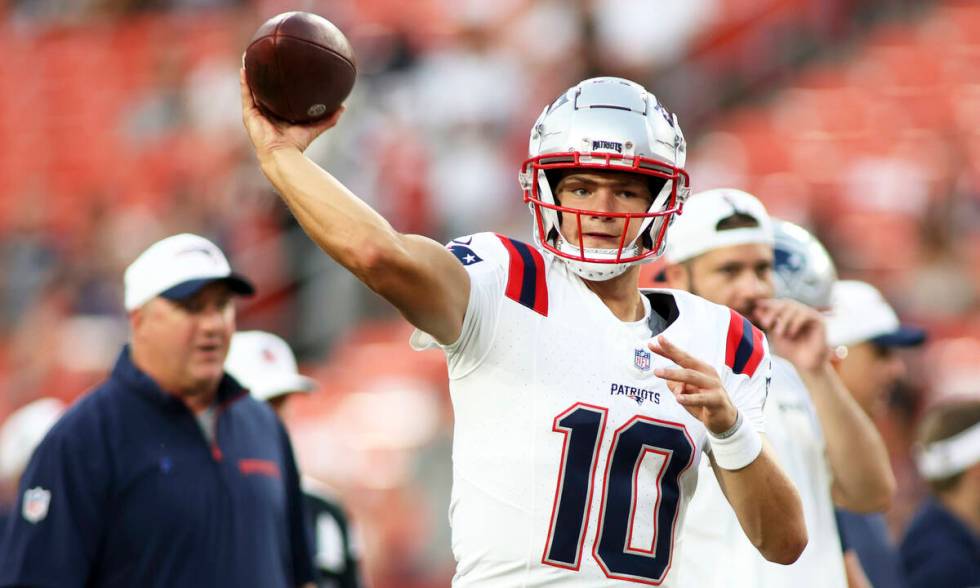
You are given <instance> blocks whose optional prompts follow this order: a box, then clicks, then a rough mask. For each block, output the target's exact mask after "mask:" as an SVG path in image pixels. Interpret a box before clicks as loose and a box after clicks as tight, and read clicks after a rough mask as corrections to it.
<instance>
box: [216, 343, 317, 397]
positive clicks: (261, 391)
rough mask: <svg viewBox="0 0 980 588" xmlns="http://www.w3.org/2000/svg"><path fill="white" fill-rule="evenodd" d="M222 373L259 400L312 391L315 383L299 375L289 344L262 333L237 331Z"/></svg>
mask: <svg viewBox="0 0 980 588" xmlns="http://www.w3.org/2000/svg"><path fill="white" fill-rule="evenodd" d="M225 371H226V372H228V373H229V374H231V376H232V377H233V378H235V379H236V380H238V383H239V384H241V385H242V386H244V387H245V388H248V389H249V391H250V392H251V393H252V396H254V397H256V398H258V399H259V400H269V399H270V398H275V397H276V396H282V395H283V394H291V393H293V392H312V391H314V390H316V389H317V387H318V386H317V383H316V380H314V379H312V378H308V377H306V376H304V375H302V374H300V373H299V370H298V369H297V367H296V357H295V356H294V355H293V351H292V349H290V348H289V344H288V343H286V342H285V341H283V340H282V339H281V338H280V337H277V336H276V335H273V334H272V333H266V332H265V331H241V332H238V333H235V335H234V336H233V337H232V338H231V346H230V348H229V349H228V358H227V359H226V360H225Z"/></svg>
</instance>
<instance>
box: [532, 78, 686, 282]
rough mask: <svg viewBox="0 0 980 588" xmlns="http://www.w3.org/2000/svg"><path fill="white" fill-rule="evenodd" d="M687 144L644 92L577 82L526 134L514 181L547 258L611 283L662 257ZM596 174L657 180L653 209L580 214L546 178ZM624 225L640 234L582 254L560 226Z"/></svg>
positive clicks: (677, 203)
mask: <svg viewBox="0 0 980 588" xmlns="http://www.w3.org/2000/svg"><path fill="white" fill-rule="evenodd" d="M686 150H687V144H686V142H685V141H684V134H683V133H682V132H681V128H680V125H678V123H677V117H676V116H675V115H673V114H671V113H670V112H668V111H667V109H666V108H664V107H663V105H661V104H660V102H658V101H657V98H656V96H654V95H653V94H651V93H649V92H647V91H646V89H644V88H643V86H640V85H639V84H637V83H634V82H631V81H629V80H624V79H621V78H610V77H603V78H592V79H588V80H585V81H583V82H580V83H579V84H578V85H576V86H574V87H572V88H570V89H569V90H568V91H566V92H565V93H564V94H562V95H561V96H559V97H558V99H557V100H555V102H554V103H552V104H551V105H550V106H548V107H546V108H545V109H544V111H543V112H542V113H541V116H539V117H538V120H537V122H535V123H534V127H533V128H532V129H531V140H530V144H529V147H528V152H529V158H528V159H527V160H526V161H525V162H524V164H523V165H522V166H521V172H520V174H519V180H520V182H521V188H522V189H523V191H524V201H525V202H527V203H528V207H529V208H530V209H531V214H532V215H533V217H534V225H535V226H534V230H533V233H534V239H535V241H536V242H537V243H538V245H540V246H541V247H543V248H544V249H545V250H546V251H548V252H550V253H552V254H554V255H556V256H558V257H559V258H561V259H563V260H564V261H565V262H566V263H568V265H569V267H570V268H571V269H572V271H574V272H575V273H577V274H578V275H580V276H582V277H583V278H586V279H589V280H597V281H598V280H608V279H610V278H613V277H615V276H618V275H620V274H622V273H623V272H624V271H626V269H627V268H628V267H630V266H632V265H635V264H638V263H646V262H650V261H653V260H654V259H656V258H657V257H658V256H660V255H661V254H662V253H663V250H664V246H665V243H666V239H665V236H666V234H667V227H668V226H669V225H670V222H671V219H672V217H673V215H674V214H677V213H679V212H680V211H681V208H682V207H683V204H684V200H685V199H686V198H687V196H688V194H689V192H690V188H689V183H690V182H689V179H688V175H687V172H685V171H684V169H683V168H684V161H685V158H686ZM561 169H601V170H611V171H618V172H629V173H635V174H641V175H645V176H650V177H652V178H659V179H660V180H662V181H663V184H662V187H661V186H660V182H657V183H655V184H652V185H654V186H655V187H656V188H657V190H656V191H654V194H653V202H652V203H651V205H650V208H649V209H648V210H647V211H646V212H644V213H616V212H608V213H606V212H596V211H588V210H580V209H576V208H569V207H566V206H562V205H561V204H560V203H559V202H557V201H556V199H555V195H554V193H553V191H552V183H551V182H550V181H549V178H548V177H547V176H548V175H547V172H548V171H549V170H561ZM583 215H587V216H590V217H594V216H601V217H607V218H625V219H626V221H625V223H626V227H625V228H624V232H623V235H624V239H623V240H625V235H626V231H627V230H628V229H629V226H630V223H632V222H640V223H642V224H641V225H640V232H639V234H638V235H637V237H636V238H635V239H634V240H633V241H632V242H630V243H625V242H622V241H621V242H620V245H619V247H618V248H617V249H592V248H586V247H585V245H584V242H583V241H582V239H581V237H580V239H579V242H578V243H568V242H567V241H566V240H565V239H564V237H563V236H562V234H561V231H560V230H559V225H560V223H561V222H562V219H563V218H564V219H573V220H574V221H576V222H581V217H582V216H583Z"/></svg>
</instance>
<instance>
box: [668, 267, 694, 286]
mask: <svg viewBox="0 0 980 588" xmlns="http://www.w3.org/2000/svg"><path fill="white" fill-rule="evenodd" d="M664 280H665V281H666V283H667V287H668V288H676V289H679V290H688V289H689V288H690V286H691V275H690V273H689V270H688V268H687V265H685V264H683V263H672V264H670V265H668V266H667V267H665V268H664Z"/></svg>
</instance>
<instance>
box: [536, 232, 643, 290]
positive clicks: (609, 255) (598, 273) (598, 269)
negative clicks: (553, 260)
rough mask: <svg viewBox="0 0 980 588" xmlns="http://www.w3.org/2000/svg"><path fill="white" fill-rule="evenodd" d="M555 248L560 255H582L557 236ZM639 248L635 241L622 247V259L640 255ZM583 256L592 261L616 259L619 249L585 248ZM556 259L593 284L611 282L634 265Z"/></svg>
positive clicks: (576, 248)
mask: <svg viewBox="0 0 980 588" xmlns="http://www.w3.org/2000/svg"><path fill="white" fill-rule="evenodd" d="M555 244H556V246H557V249H558V250H559V251H561V252H562V253H567V254H568V255H579V256H581V255H582V252H583V250H582V249H580V248H578V247H576V246H574V245H572V244H571V243H569V242H568V241H566V240H565V238H564V237H563V236H562V235H561V234H559V235H558V237H557V238H556V243H555ZM641 249H642V248H641V247H640V245H639V244H637V243H636V241H634V242H633V244H632V245H630V246H629V247H624V248H623V252H622V257H633V256H636V255H639V254H640V251H641ZM584 252H585V256H587V257H592V258H594V259H616V256H617V255H618V254H619V249H598V248H588V247H586V248H585V250H584ZM557 257H558V259H561V260H562V261H564V262H565V263H566V264H567V265H568V268H569V269H570V270H572V272H574V273H575V274H578V275H579V276H580V277H582V278H584V279H586V280H591V281H593V282H605V281H606V280H611V279H613V278H615V277H616V276H619V275H622V274H623V272H625V271H626V270H627V269H629V267H630V266H632V265H636V262H630V263H592V262H588V261H579V260H576V259H568V258H567V257H561V256H557Z"/></svg>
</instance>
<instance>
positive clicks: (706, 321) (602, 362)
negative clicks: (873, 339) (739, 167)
mask: <svg viewBox="0 0 980 588" xmlns="http://www.w3.org/2000/svg"><path fill="white" fill-rule="evenodd" d="M447 247H448V248H449V249H450V250H451V251H452V252H453V253H454V254H455V255H456V256H457V257H458V258H459V259H460V261H461V262H462V263H463V264H464V266H465V267H466V270H467V272H468V273H469V276H470V283H471V286H470V297H469V305H468V307H467V310H466V316H465V319H464V323H463V330H462V334H461V335H460V337H459V339H458V340H457V341H456V342H454V343H453V344H451V345H448V346H445V347H444V350H445V353H446V355H447V362H448V367H449V377H450V390H451V396H452V402H453V409H454V412H455V427H454V442H453V489H452V500H451V503H450V509H449V514H450V522H451V525H452V531H453V536H452V537H453V538H452V545H453V554H454V556H455V558H456V561H457V569H456V576H455V578H454V580H453V585H454V586H457V587H462V586H494V587H496V586H505V587H510V586H551V585H561V586H590V587H598V586H626V585H635V583H637V582H639V583H646V584H652V585H661V586H674V585H675V581H674V575H675V573H676V572H675V568H676V567H677V561H678V560H677V550H676V547H677V546H676V538H677V532H678V530H679V528H680V527H681V526H682V525H683V521H684V509H685V506H686V504H687V501H688V500H689V498H690V496H691V495H692V494H693V492H694V487H695V484H696V481H697V475H698V462H699V461H700V459H701V453H702V451H703V450H704V449H705V448H706V447H707V431H706V429H705V427H704V426H703V425H702V423H701V422H700V421H698V420H697V419H695V418H694V417H693V416H691V415H690V414H689V413H688V412H687V410H685V409H684V408H683V407H682V406H680V405H679V404H677V402H676V401H675V399H674V397H673V395H672V394H671V392H670V391H669V390H668V389H667V386H666V383H665V382H664V381H663V380H660V379H658V378H657V377H655V376H654V375H653V370H654V369H655V368H656V367H659V366H665V367H666V366H668V365H669V364H670V362H668V361H667V360H665V359H663V358H661V357H658V356H657V355H655V354H653V353H651V352H650V351H649V350H648V349H647V347H646V342H647V341H648V340H649V337H650V335H651V332H658V333H659V332H663V333H664V334H665V335H666V336H667V337H668V338H669V339H670V340H671V341H673V342H674V343H675V344H677V345H678V346H680V347H681V348H682V349H685V350H686V351H688V352H690V353H692V354H693V355H695V356H697V357H699V358H701V359H702V360H704V361H707V362H708V363H710V364H711V365H712V366H714V368H715V369H716V370H717V371H718V372H719V374H721V378H722V381H723V382H724V384H725V388H726V390H727V392H728V394H729V396H730V397H731V399H732V401H733V402H734V403H735V405H736V406H738V408H739V410H740V411H741V412H742V413H743V415H744V417H745V419H746V420H747V422H748V423H750V424H751V426H753V427H754V428H755V429H757V430H759V431H761V430H762V407H763V404H764V401H765V395H766V386H767V379H768V376H769V372H770V366H769V358H768V351H767V345H766V341H765V339H764V336H763V335H762V333H761V332H760V331H758V330H757V329H754V328H753V327H752V326H751V324H750V323H749V322H748V321H746V320H745V319H743V318H742V317H741V316H740V315H738V314H737V313H734V312H732V311H730V310H729V309H728V308H725V307H723V306H719V305H716V304H712V303H710V302H708V301H706V300H703V299H701V298H698V297H696V296H693V295H691V294H688V293H686V292H678V291H671V290H650V291H644V296H645V297H646V299H647V301H648V302H649V303H650V304H651V305H652V307H653V308H654V309H656V310H657V311H658V312H653V313H650V315H649V317H652V318H650V319H649V320H643V321H638V322H636V323H624V322H623V321H621V320H619V319H618V318H617V317H616V316H615V315H613V314H612V312H611V311H610V310H609V309H608V308H607V307H606V305H605V304H604V303H603V302H602V300H601V299H599V297H598V296H596V295H595V294H594V293H592V291H590V290H589V289H588V288H587V287H586V284H585V282H583V281H582V280H581V279H580V278H579V277H577V276H576V275H574V274H573V273H571V272H570V271H569V270H568V268H567V266H566V265H565V263H564V262H562V261H561V260H556V259H554V258H552V257H550V256H548V257H544V256H542V255H541V253H540V252H538V250H537V249H536V248H534V247H533V246H530V245H528V244H525V243H521V242H519V241H515V240H512V239H509V238H507V237H503V236H500V235H495V234H493V233H480V234H477V235H472V236H470V237H465V238H461V239H456V240H454V241H452V242H450V243H449V244H448V245H447ZM660 317H665V318H660ZM658 321H660V323H661V324H657V322H658ZM426 342H429V343H431V338H430V337H428V336H427V335H425V334H424V333H421V332H418V331H416V333H415V335H413V345H414V346H415V347H416V348H420V347H424V346H425V345H426Z"/></svg>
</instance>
